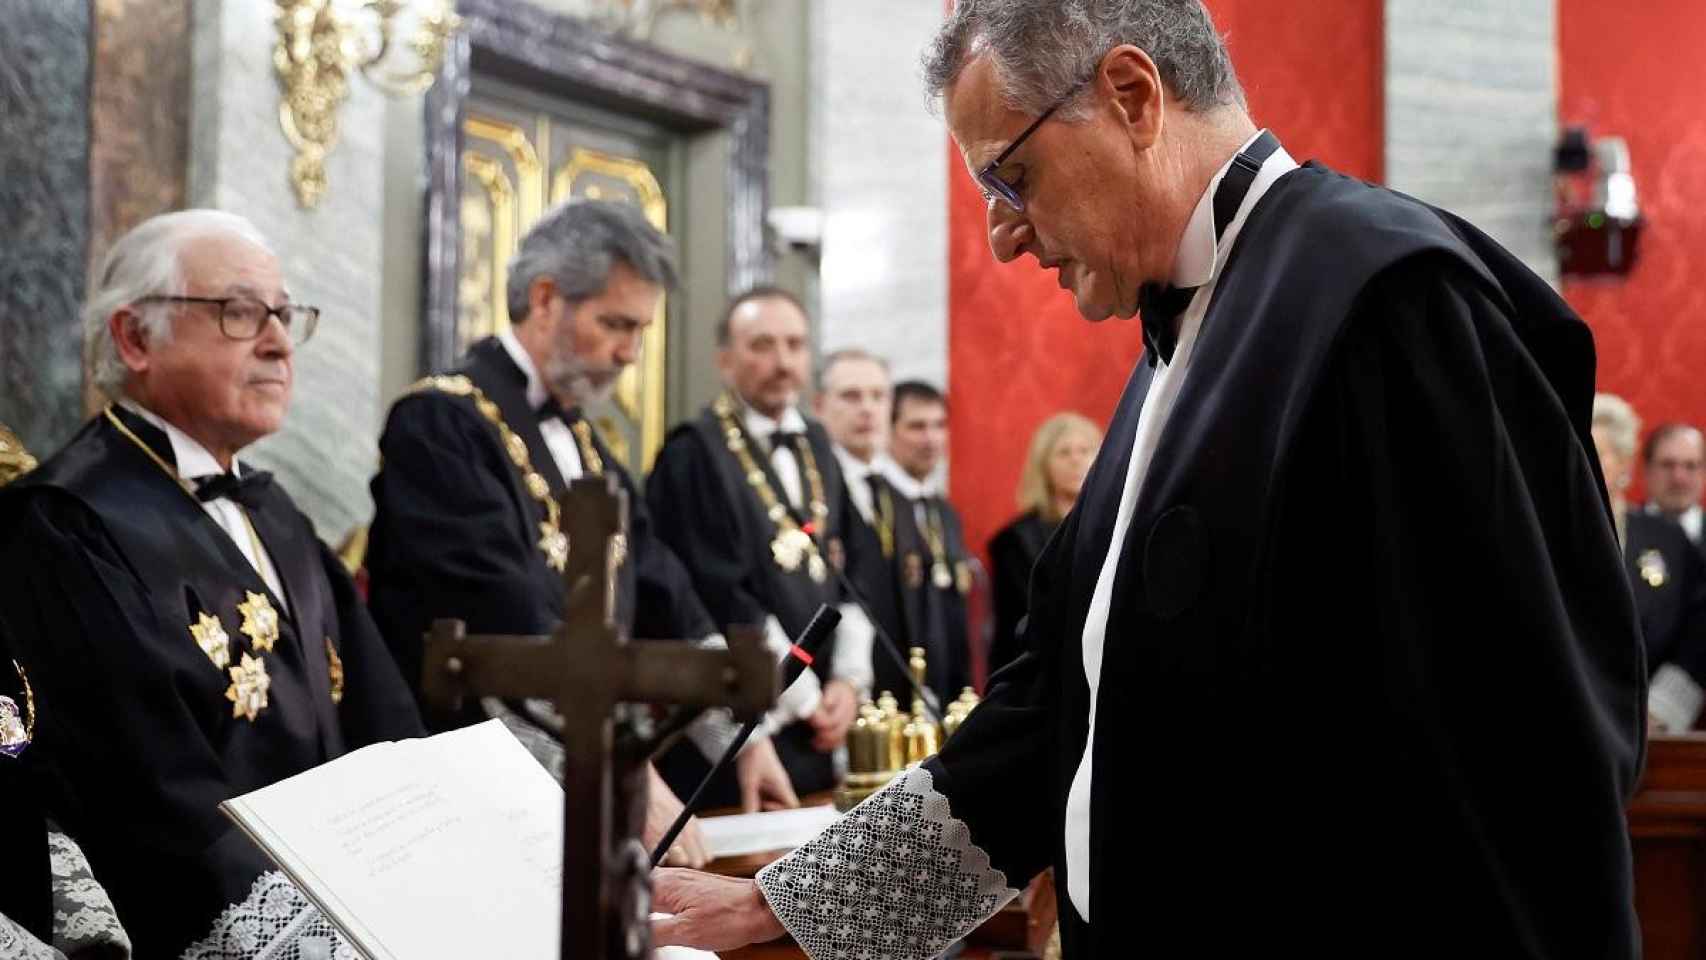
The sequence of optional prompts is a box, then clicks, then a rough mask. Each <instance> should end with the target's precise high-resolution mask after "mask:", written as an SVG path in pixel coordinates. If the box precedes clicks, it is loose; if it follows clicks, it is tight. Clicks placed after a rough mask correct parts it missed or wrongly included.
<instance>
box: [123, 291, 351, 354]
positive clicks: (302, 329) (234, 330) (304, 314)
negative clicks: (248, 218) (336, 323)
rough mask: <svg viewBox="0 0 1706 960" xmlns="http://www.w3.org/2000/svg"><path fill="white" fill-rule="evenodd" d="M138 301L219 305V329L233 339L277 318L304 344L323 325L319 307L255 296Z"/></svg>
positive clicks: (255, 332)
mask: <svg viewBox="0 0 1706 960" xmlns="http://www.w3.org/2000/svg"><path fill="white" fill-rule="evenodd" d="M136 302H137V303H205V304H211V305H213V306H216V307H218V308H219V332H220V333H223V334H225V335H226V336H227V337H230V338H231V339H233V340H253V339H255V338H256V337H259V336H260V335H261V333H262V331H264V330H266V328H267V320H268V319H270V318H272V317H277V318H278V322H279V324H280V325H281V326H283V327H284V332H285V334H286V335H287V336H289V337H290V342H291V343H293V344H295V345H297V346H301V345H302V344H304V343H307V342H308V338H309V337H312V336H313V335H314V328H315V327H318V326H319V325H320V308H319V307H309V306H304V305H302V304H300V303H287V304H285V305H283V306H281V307H270V306H267V305H266V304H265V303H263V302H261V301H260V300H257V299H255V298H254V297H168V296H154V297H143V298H142V299H141V300H138V301H136Z"/></svg>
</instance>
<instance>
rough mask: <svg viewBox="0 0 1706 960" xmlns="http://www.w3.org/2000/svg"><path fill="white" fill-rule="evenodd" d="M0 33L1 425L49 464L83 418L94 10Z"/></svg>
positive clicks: (22, 3)
mask: <svg viewBox="0 0 1706 960" xmlns="http://www.w3.org/2000/svg"><path fill="white" fill-rule="evenodd" d="M4 20H5V26H4V28H3V29H0V223H3V224H4V225H5V228H4V229H3V230H0V422H4V423H6V424H7V425H9V426H10V427H12V429H13V430H14V431H15V432H16V433H17V434H18V437H19V439H21V440H23V441H24V444H25V446H27V447H28V448H29V449H30V450H31V451H33V452H35V453H36V454H37V455H38V456H41V457H45V456H46V455H47V454H49V453H51V452H53V450H55V449H57V448H58V447H59V446H60V445H61V444H63V443H64V442H65V441H66V440H68V439H69V438H70V436H71V434H72V433H73V432H75V431H76V429H77V426H78V424H79V423H80V422H81V421H82V417H83V399H82V391H83V362H82V350H83V335H82V331H81V327H80V325H79V319H78V315H77V309H78V306H79V304H80V303H81V301H82V299H83V284H84V275H85V270H86V267H85V262H86V258H87V255H88V244H89V163H88V157H89V49H90V7H89V5H88V4H87V3H74V2H68V0H16V2H13V3H9V4H7V5H6V9H5V12H4Z"/></svg>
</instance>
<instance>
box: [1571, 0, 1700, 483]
mask: <svg viewBox="0 0 1706 960" xmlns="http://www.w3.org/2000/svg"><path fill="white" fill-rule="evenodd" d="M1658 38H1663V40H1662V47H1663V50H1660V49H1659V45H1657V44H1656V41H1657V39H1658ZM1558 42H1559V48H1560V50H1559V53H1560V56H1559V73H1560V80H1561V85H1560V86H1561V89H1560V99H1559V107H1558V114H1559V121H1560V122H1561V123H1564V124H1586V125H1587V126H1588V127H1589V128H1590V130H1591V132H1592V133H1593V134H1594V135H1595V136H1605V135H1608V134H1615V135H1617V136H1621V137H1623V138H1624V139H1625V140H1627V141H1628V142H1629V151H1630V154H1631V157H1632V159H1633V161H1634V165H1635V182H1636V188H1637V190H1638V191H1639V193H1640V199H1641V206H1642V210H1643V213H1644V214H1645V215H1646V218H1647V223H1646V227H1645V231H1644V232H1643V234H1642V236H1641V248H1640V254H1639V258H1638V259H1637V261H1636V264H1635V269H1634V271H1633V272H1632V273H1631V274H1630V275H1629V276H1628V278H1626V279H1617V280H1607V281H1593V282H1570V283H1566V284H1565V285H1564V295H1565V296H1566V297H1567V298H1568V299H1569V301H1570V303H1571V305H1573V306H1574V307H1575V308H1576V310H1577V311H1579V312H1580V313H1581V315H1582V316H1583V317H1584V318H1586V320H1587V321H1588V323H1589V325H1591V326H1592V327H1593V330H1594V335H1595V339H1596V340H1597V341H1598V345H1599V388H1600V389H1601V390H1606V391H1610V392H1612V393H1616V394H1620V395H1621V396H1622V397H1623V398H1624V399H1626V400H1628V401H1629V402H1630V403H1631V404H1633V405H1634V406H1635V409H1636V410H1637V411H1638V412H1639V413H1640V415H1641V418H1642V420H1644V421H1645V425H1646V426H1647V427H1648V428H1651V427H1653V426H1655V425H1657V424H1659V423H1662V422H1664V421H1667V420H1687V421H1691V422H1693V423H1697V424H1706V284H1702V282H1701V277H1700V275H1699V274H1696V273H1695V272H1694V271H1696V270H1698V269H1700V265H1701V263H1702V262H1703V260H1706V111H1703V110H1702V108H1701V102H1700V97H1701V93H1702V91H1706V56H1703V55H1702V52H1703V51H1706V4H1703V3H1701V2H1700V0H1642V2H1640V3H1609V4H1608V3H1604V2H1602V0H1561V2H1560V3H1559V8H1558ZM1631 51H1637V52H1644V53H1631ZM1633 493H1634V495H1635V496H1636V498H1639V497H1640V495H1641V494H1640V491H1639V490H1636V491H1633Z"/></svg>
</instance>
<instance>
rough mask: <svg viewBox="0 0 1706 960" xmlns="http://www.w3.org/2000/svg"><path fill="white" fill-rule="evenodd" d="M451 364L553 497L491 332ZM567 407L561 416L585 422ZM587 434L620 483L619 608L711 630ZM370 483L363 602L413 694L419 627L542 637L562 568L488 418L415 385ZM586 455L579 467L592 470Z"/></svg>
mask: <svg viewBox="0 0 1706 960" xmlns="http://www.w3.org/2000/svg"><path fill="white" fill-rule="evenodd" d="M458 372H459V373H461V374H463V375H465V376H467V377H468V378H469V379H470V380H471V381H473V383H474V385H475V386H477V387H479V388H480V390H481V391H482V392H483V393H484V394H485V395H486V396H487V398H489V399H490V400H491V401H492V402H493V403H495V404H497V406H498V409H499V410H500V411H501V413H502V416H503V418H504V422H505V423H506V424H508V425H509V428H510V430H512V431H514V432H515V433H516V434H517V435H518V436H520V437H521V438H522V440H523V441H524V442H525V443H526V445H527V454H528V458H529V460H530V462H531V463H532V466H533V469H534V470H535V471H537V472H538V473H539V474H540V475H541V476H543V477H544V478H545V479H546V481H547V482H548V484H549V485H550V488H551V495H552V496H557V495H558V494H560V493H561V492H562V491H563V490H564V489H566V487H567V483H566V482H565V481H564V479H563V476H562V473H561V472H560V471H559V470H558V469H557V464H556V461H555V460H553V459H552V458H551V451H550V449H549V448H548V447H547V446H546V445H545V438H544V436H543V435H542V434H541V433H540V432H539V420H538V415H537V414H536V413H535V411H534V410H533V408H532V407H531V406H529V405H528V403H527V375H526V374H525V373H524V372H523V371H522V370H521V368H520V367H518V366H516V364H515V361H514V360H513V359H512V358H511V357H510V355H509V352H508V351H507V350H505V349H504V346H503V344H502V343H501V342H500V341H499V340H497V339H496V338H495V337H488V338H486V339H485V340H482V341H480V342H479V343H477V344H475V345H474V347H473V348H472V349H471V350H470V351H469V354H468V356H467V357H466V358H465V360H464V362H463V365H462V366H461V368H460V369H459V370H458ZM580 417H581V413H580V411H579V410H578V409H571V410H568V411H565V412H564V414H563V418H564V420H565V422H567V423H569V424H571V425H572V424H573V423H574V422H575V421H576V420H578V419H580ZM591 436H592V443H593V446H594V448H595V449H596V450H597V451H598V455H599V457H600V458H601V459H602V460H603V461H604V469H605V470H606V471H613V472H614V473H615V474H616V477H617V479H618V480H619V481H620V482H621V484H622V487H623V489H624V490H626V491H627V492H628V544H629V556H630V558H631V562H629V563H626V564H624V565H623V567H622V579H623V583H622V586H621V589H620V590H619V592H618V596H619V598H620V599H619V607H620V611H619V615H620V616H622V617H623V619H624V620H626V621H627V622H629V623H630V624H632V629H633V636H636V637H640V638H645V639H698V638H700V637H704V636H706V635H708V634H710V633H712V632H714V631H715V630H716V627H715V625H714V624H713V623H712V622H711V619H710V617H709V616H707V615H706V613H705V611H704V608H703V607H702V606H700V604H699V600H698V597H697V596H696V595H695V594H694V592H693V585H692V582H691V580H690V579H689V578H688V576H687V571H686V570H685V569H684V568H683V567H682V566H681V563H680V561H679V560H677V559H676V557H675V555H674V554H673V553H671V552H670V550H669V547H668V546H667V545H665V544H664V543H662V542H661V541H660V540H659V539H658V538H657V536H656V535H655V526H654V525H653V523H652V520H651V516H650V514H649V513H648V512H647V510H646V504H645V501H644V499H643V498H641V497H640V495H639V492H638V491H637V490H636V488H635V486H634V481H633V478H632V477H631V476H630V475H629V474H628V471H627V470H626V469H625V468H624V467H623V466H622V464H621V462H620V461H618V460H617V459H616V457H614V456H613V455H612V454H611V452H610V450H609V448H608V447H606V446H605V445H604V441H603V440H602V438H600V437H599V435H598V431H597V430H593V431H592V433H591ZM379 452H380V455H381V457H382V458H383V460H382V466H381V468H380V470H379V473H378V474H376V475H375V476H374V478H373V482H372V491H373V502H374V505H375V507H376V511H375V513H374V518H373V524H372V526H371V528H370V530H369V534H368V548H367V559H366V566H367V571H368V603H369V606H370V607H371V608H372V610H373V616H374V619H375V620H376V621H378V623H379V627H380V630H381V632H382V633H383V634H384V635H385V640H386V642H387V643H388V644H389V645H390V647H391V651H392V653H393V654H395V656H396V658H397V662H398V664H399V665H400V666H401V667H402V668H403V675H404V676H405V677H407V678H408V680H409V683H410V685H411V686H412V687H414V688H415V689H417V690H418V689H419V684H420V672H421V653H422V649H423V646H422V636H423V635H424V634H425V633H426V631H427V629H428V628H429V627H430V626H431V624H432V621H433V620H435V619H438V618H456V619H460V620H463V621H465V622H466V623H467V625H468V631H469V632H470V633H514V634H545V633H549V632H551V631H552V630H554V629H556V627H557V624H558V623H559V622H560V621H561V620H562V612H563V575H562V574H561V573H559V572H557V571H555V570H553V569H551V567H550V565H549V564H547V563H546V560H545V555H544V554H543V553H542V552H541V551H540V550H539V548H538V545H537V544H538V541H539V524H540V521H542V520H544V519H545V507H544V505H543V504H541V503H539V502H538V501H537V500H535V499H533V498H532V497H531V496H529V495H528V492H527V489H526V487H525V485H524V484H523V481H522V475H521V473H520V471H518V470H517V469H516V467H515V465H514V464H513V463H512V462H511V461H510V459H509V456H508V455H507V454H506V453H505V452H504V450H503V447H502V445H501V443H500V441H499V438H498V432H497V429H496V427H494V426H493V425H492V423H491V422H490V421H489V420H487V419H486V418H485V417H484V416H482V415H481V414H480V413H479V412H478V410H477V409H476V408H475V404H474V400H473V398H471V397H459V396H455V395H452V394H449V393H445V392H442V391H439V390H434V389H422V390H418V391H415V392H412V393H409V394H407V395H405V396H404V397H402V398H401V399H399V400H398V401H397V402H396V404H394V405H393V406H392V408H391V414H390V417H389V419H388V420H387V421H386V424H385V432H384V434H383V435H382V436H381V437H380V439H379ZM589 469H590V468H589V466H588V465H586V464H583V470H589Z"/></svg>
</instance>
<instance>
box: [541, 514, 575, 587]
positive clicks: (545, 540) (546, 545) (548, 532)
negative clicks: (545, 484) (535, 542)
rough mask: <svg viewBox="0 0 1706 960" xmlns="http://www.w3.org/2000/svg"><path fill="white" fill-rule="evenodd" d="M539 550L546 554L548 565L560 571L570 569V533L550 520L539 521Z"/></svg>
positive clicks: (546, 563)
mask: <svg viewBox="0 0 1706 960" xmlns="http://www.w3.org/2000/svg"><path fill="white" fill-rule="evenodd" d="M553 502H555V501H553ZM539 550H540V552H542V553H544V554H545V565H546V566H547V567H550V568H551V569H552V570H555V571H557V572H558V573H562V572H563V571H564V570H567V569H568V567H569V535H568V534H566V533H564V532H563V531H562V530H560V529H558V528H557V525H556V524H554V523H552V522H551V521H549V520H541V521H540V522H539Z"/></svg>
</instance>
